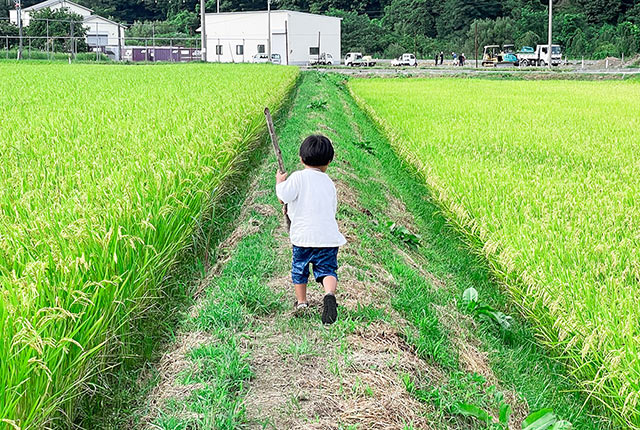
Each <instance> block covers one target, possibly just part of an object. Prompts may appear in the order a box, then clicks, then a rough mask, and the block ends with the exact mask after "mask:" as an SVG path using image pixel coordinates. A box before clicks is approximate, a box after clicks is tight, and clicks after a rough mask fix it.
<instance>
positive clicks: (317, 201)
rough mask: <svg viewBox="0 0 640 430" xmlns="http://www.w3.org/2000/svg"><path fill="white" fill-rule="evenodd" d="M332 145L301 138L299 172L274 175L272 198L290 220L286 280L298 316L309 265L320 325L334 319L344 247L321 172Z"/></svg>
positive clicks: (333, 198) (334, 202)
mask: <svg viewBox="0 0 640 430" xmlns="http://www.w3.org/2000/svg"><path fill="white" fill-rule="evenodd" d="M333 155H334V151H333V145H332V144H331V141H330V140H329V139H328V138H326V137H325V136H321V135H312V136H309V137H307V138H306V139H305V140H304V142H302V145H301V146H300V160H301V161H302V164H303V165H304V169H302V170H299V171H297V172H294V173H292V174H291V176H289V178H287V175H286V174H280V173H279V172H278V173H276V195H277V196H278V198H279V199H280V201H281V202H282V203H286V204H287V205H288V206H287V213H288V215H289V218H290V219H291V230H290V232H289V236H290V239H291V244H292V245H293V262H292V264H291V279H292V281H293V284H294V286H295V292H296V298H297V299H298V302H297V305H296V310H297V311H304V310H306V309H307V308H308V307H309V304H308V302H307V282H308V280H309V265H312V266H313V276H314V277H315V279H316V282H318V283H320V284H322V286H323V287H324V292H325V296H324V299H323V310H322V322H323V323H324V324H333V323H334V322H335V321H336V319H337V318H338V309H337V308H338V305H337V303H336V296H335V294H336V287H337V285H338V274H337V273H336V271H337V270H338V247H339V246H342V245H344V244H345V243H347V241H346V239H345V238H344V236H343V235H342V234H341V233H340V231H339V230H338V223H337V222H336V210H337V206H338V199H337V195H336V187H335V185H334V184H333V181H332V180H331V178H329V176H328V175H327V174H326V173H325V172H326V171H327V168H328V167H329V163H331V161H333Z"/></svg>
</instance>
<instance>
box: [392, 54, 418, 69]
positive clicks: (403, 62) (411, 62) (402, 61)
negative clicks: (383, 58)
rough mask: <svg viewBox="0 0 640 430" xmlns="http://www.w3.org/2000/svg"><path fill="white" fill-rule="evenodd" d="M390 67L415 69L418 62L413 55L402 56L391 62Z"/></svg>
mask: <svg viewBox="0 0 640 430" xmlns="http://www.w3.org/2000/svg"><path fill="white" fill-rule="evenodd" d="M391 65H392V66H393V67H400V66H412V67H417V66H418V60H416V56H415V55H413V54H402V55H401V56H399V57H398V58H396V59H395V60H393V61H392V62H391Z"/></svg>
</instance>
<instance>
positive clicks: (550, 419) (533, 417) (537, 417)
mask: <svg viewBox="0 0 640 430" xmlns="http://www.w3.org/2000/svg"><path fill="white" fill-rule="evenodd" d="M557 421H558V419H557V418H556V416H555V415H554V413H553V410H552V409H549V408H546V409H541V410H539V411H538V412H534V413H532V414H530V415H529V416H528V417H527V418H526V419H525V420H524V421H523V422H522V430H546V429H548V428H550V427H551V426H552V425H553V424H555V423H556V422H557Z"/></svg>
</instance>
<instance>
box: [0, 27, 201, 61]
mask: <svg viewBox="0 0 640 430" xmlns="http://www.w3.org/2000/svg"><path fill="white" fill-rule="evenodd" d="M34 21H39V22H40V23H44V24H43V25H40V26H39V32H38V34H36V35H34V34H30V32H29V31H28V30H29V27H28V26H27V27H24V29H23V34H22V37H20V36H19V35H18V34H17V33H18V32H17V27H13V26H11V25H9V22H8V19H7V18H0V59H26V60H49V61H52V60H69V61H71V60H80V61H132V62H134V61H135V62H138V61H146V62H160V61H162V62H189V61H200V59H201V46H200V45H201V40H200V37H155V36H153V37H127V36H126V35H125V30H124V28H123V26H122V25H120V24H118V23H115V22H107V23H102V24H101V23H98V22H86V21H71V20H65V21H61V20H48V19H45V20H37V19H35V18H32V19H31V22H34ZM61 22H62V23H64V28H65V30H64V31H60V25H57V26H54V25H53V24H54V23H55V24H60V23H61ZM2 24H4V25H2ZM67 26H68V28H67ZM78 28H83V31H82V32H80V33H82V34H81V35H78V33H79V32H78ZM3 33H4V34H3ZM40 33H44V34H40ZM20 51H22V52H21V55H20Z"/></svg>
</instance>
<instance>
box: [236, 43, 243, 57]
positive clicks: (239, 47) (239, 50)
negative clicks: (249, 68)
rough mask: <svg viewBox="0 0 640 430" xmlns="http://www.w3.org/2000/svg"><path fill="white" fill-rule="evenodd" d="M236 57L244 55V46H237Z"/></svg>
mask: <svg viewBox="0 0 640 430" xmlns="http://www.w3.org/2000/svg"><path fill="white" fill-rule="evenodd" d="M236 55H244V45H236Z"/></svg>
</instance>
